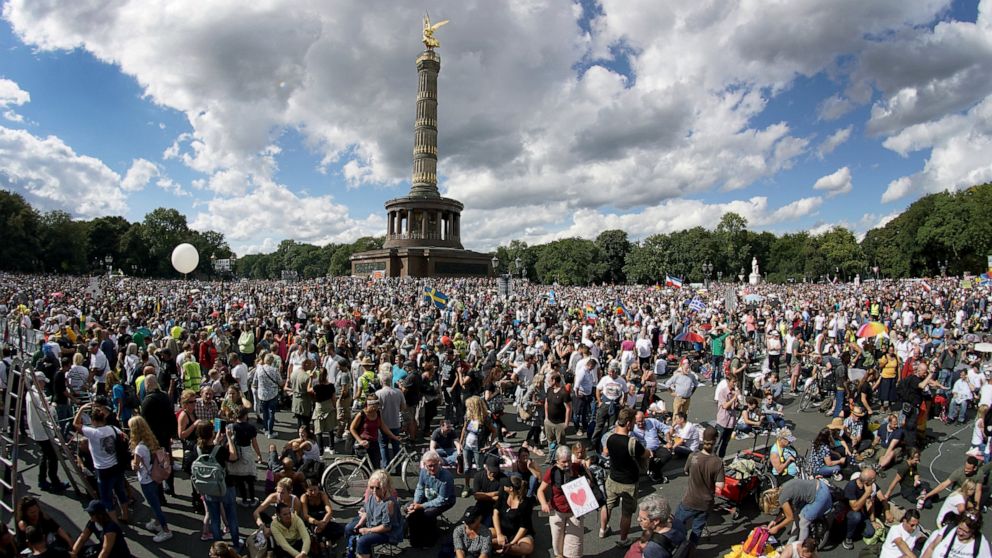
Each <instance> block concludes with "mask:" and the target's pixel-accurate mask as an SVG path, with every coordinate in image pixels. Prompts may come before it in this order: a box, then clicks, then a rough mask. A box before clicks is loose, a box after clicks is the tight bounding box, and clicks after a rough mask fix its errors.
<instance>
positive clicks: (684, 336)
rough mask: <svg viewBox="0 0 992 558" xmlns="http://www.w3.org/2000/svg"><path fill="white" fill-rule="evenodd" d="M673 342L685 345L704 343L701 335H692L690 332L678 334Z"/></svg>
mask: <svg viewBox="0 0 992 558" xmlns="http://www.w3.org/2000/svg"><path fill="white" fill-rule="evenodd" d="M675 340H676V341H685V342H686V343H702V342H703V341H705V339H703V336H702V335H700V334H698V333H694V332H692V331H684V332H682V333H680V334H679V335H678V336H677V337H676V338H675Z"/></svg>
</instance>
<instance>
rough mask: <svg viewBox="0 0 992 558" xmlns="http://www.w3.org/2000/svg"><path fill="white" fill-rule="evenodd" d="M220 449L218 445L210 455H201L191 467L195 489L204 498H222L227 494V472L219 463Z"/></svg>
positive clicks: (191, 476) (191, 478)
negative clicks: (218, 453) (218, 454)
mask: <svg viewBox="0 0 992 558" xmlns="http://www.w3.org/2000/svg"><path fill="white" fill-rule="evenodd" d="M220 448H221V446H220V445H216V446H214V449H212V450H211V451H210V453H201V454H200V455H199V457H197V458H196V459H194V460H193V465H192V466H191V467H190V480H192V481H193V488H194V489H196V491H197V492H199V493H200V494H203V495H204V496H213V497H214V498H221V497H223V496H224V494H226V493H227V482H226V480H227V472H226V471H225V470H224V466H223V465H221V464H220V463H218V462H217V452H218V450H220ZM197 453H199V450H197Z"/></svg>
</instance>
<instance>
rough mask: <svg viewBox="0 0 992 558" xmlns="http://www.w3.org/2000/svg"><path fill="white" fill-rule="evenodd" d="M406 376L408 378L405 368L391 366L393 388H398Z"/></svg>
mask: <svg viewBox="0 0 992 558" xmlns="http://www.w3.org/2000/svg"><path fill="white" fill-rule="evenodd" d="M407 376H409V373H407V371H406V369H405V368H403V367H402V366H397V365H395V364H394V365H393V387H395V388H398V387H400V382H401V381H403V378H406V377H407Z"/></svg>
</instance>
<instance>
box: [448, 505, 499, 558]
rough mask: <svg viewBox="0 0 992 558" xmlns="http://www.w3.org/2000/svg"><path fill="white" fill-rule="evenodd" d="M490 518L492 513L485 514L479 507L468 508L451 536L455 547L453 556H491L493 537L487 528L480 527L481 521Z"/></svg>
mask: <svg viewBox="0 0 992 558" xmlns="http://www.w3.org/2000/svg"><path fill="white" fill-rule="evenodd" d="M487 516H492V511H491V510H490V512H489V513H488V514H487V513H486V512H485V511H484V510H482V509H480V508H479V506H469V507H468V509H467V510H465V513H464V514H462V521H461V523H460V524H459V525H458V526H457V527H455V530H454V532H453V533H452V534H451V538H452V542H453V543H454V547H455V556H457V557H458V558H483V557H485V558H489V557H490V556H492V555H493V537H492V533H491V532H490V530H489V529H488V528H487V527H484V526H483V525H482V520H483V519H484V518H485V517H487Z"/></svg>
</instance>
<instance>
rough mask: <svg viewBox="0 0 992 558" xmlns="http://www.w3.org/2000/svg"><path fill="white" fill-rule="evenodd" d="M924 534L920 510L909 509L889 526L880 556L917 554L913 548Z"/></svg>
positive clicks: (880, 557) (883, 557) (897, 557)
mask: <svg viewBox="0 0 992 558" xmlns="http://www.w3.org/2000/svg"><path fill="white" fill-rule="evenodd" d="M914 449H915V448H914ZM923 536H924V534H923V530H922V529H920V512H919V511H918V510H914V509H908V510H906V513H905V514H903V516H902V521H900V522H899V524H898V525H893V526H892V527H890V528H889V532H888V534H886V535H885V542H883V543H882V551H881V554H879V555H878V558H904V557H905V556H916V554H915V552H914V550H913V549H914V548H916V542H917V541H919V540H921V539H922V538H923Z"/></svg>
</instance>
